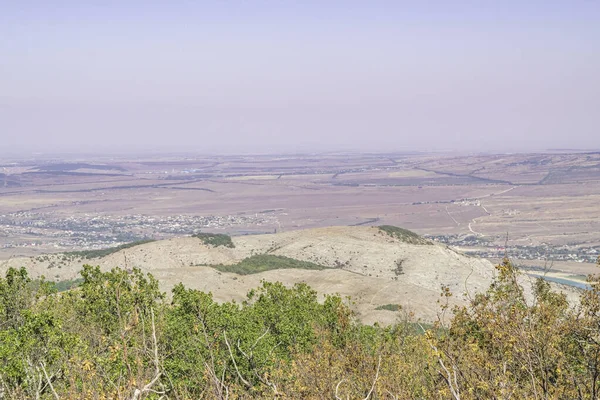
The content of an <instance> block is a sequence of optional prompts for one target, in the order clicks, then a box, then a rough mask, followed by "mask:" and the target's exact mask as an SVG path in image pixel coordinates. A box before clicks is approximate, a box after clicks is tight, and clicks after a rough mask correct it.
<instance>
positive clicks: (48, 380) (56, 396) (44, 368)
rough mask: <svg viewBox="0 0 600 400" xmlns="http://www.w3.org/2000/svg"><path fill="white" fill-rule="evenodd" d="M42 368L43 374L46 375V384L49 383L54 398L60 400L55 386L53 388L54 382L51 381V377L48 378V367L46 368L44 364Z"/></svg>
mask: <svg viewBox="0 0 600 400" xmlns="http://www.w3.org/2000/svg"><path fill="white" fill-rule="evenodd" d="M40 367H41V368H42V372H43V373H44V376H45V377H46V382H48V386H50V390H51V391H52V394H53V395H54V398H55V399H56V400H60V397H58V394H57V393H56V390H54V386H52V382H51V381H50V377H48V372H46V367H45V366H44V363H43V362H41V363H40Z"/></svg>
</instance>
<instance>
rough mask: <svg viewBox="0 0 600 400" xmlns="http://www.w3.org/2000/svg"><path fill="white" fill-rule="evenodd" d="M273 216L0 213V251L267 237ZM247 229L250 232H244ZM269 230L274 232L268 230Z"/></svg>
mask: <svg viewBox="0 0 600 400" xmlns="http://www.w3.org/2000/svg"><path fill="white" fill-rule="evenodd" d="M277 226H278V219H277V216H276V215H275V214H273V213H269V212H265V213H261V214H248V215H225V216H214V215H210V216H196V215H174V216H148V215H138V214H133V215H123V216H118V215H97V214H77V215H76V216H69V217H58V216H55V215H52V214H49V213H37V212H17V213H12V214H4V215H0V239H4V241H2V245H1V247H2V248H5V249H8V248H19V247H21V248H27V247H29V248H32V247H33V248H35V247H42V246H43V247H46V249H47V248H49V247H50V249H51V248H54V249H57V250H59V249H67V250H72V249H78V250H88V249H100V248H105V247H112V246H117V245H120V244H123V243H128V242H133V241H137V240H143V239H148V238H152V239H166V238H169V237H174V236H183V235H189V234H193V233H197V232H200V231H202V230H209V231H225V232H232V233H234V234H245V233H271V232H273V231H274V229H276V227H277ZM248 227H251V228H252V229H250V228H248ZM273 227H275V228H273Z"/></svg>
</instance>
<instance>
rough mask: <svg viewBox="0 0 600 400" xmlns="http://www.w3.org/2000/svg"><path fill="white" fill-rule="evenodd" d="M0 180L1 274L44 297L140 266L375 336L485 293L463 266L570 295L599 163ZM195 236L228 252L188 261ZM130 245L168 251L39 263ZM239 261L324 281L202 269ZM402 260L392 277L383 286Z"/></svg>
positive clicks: (28, 168) (533, 157)
mask: <svg viewBox="0 0 600 400" xmlns="http://www.w3.org/2000/svg"><path fill="white" fill-rule="evenodd" d="M1 168H2V173H1V174H0V260H5V262H3V265H4V266H5V267H6V266H8V265H13V266H18V265H20V264H21V265H25V266H27V267H28V268H32V270H33V271H35V273H36V274H38V275H42V274H43V275H46V276H47V277H48V278H49V279H52V280H55V281H59V280H64V279H73V278H76V276H77V273H78V271H79V270H80V269H81V265H82V263H83V262H86V261H89V262H90V263H92V264H93V263H99V264H101V265H102V266H103V267H105V268H109V267H114V266H129V267H131V266H139V267H141V268H143V269H144V270H147V271H152V273H154V274H155V275H156V276H157V277H158V278H159V279H160V280H161V282H162V283H163V285H164V288H165V290H168V289H169V288H170V287H172V285H174V284H176V283H177V282H179V281H183V282H185V283H186V284H187V285H189V286H191V287H195V288H199V289H203V290H211V291H213V292H214V293H215V295H216V296H217V298H221V299H228V298H235V299H238V300H239V299H241V298H243V296H244V295H245V293H246V291H247V290H249V289H250V288H252V287H253V286H256V285H258V283H259V282H260V280H261V279H269V280H281V281H283V282H285V283H293V282H297V281H306V282H308V283H310V284H311V285H312V286H314V287H315V288H316V289H317V290H318V291H319V292H320V293H332V292H339V293H341V294H343V295H348V296H351V297H352V298H353V299H355V300H356V301H357V304H359V306H358V307H357V310H358V312H359V314H360V315H361V316H362V318H363V319H365V320H366V321H369V322H372V321H384V322H385V321H387V322H389V319H390V318H397V315H396V314H395V313H389V312H388V311H385V310H375V308H376V307H377V305H382V304H388V303H398V304H403V305H404V306H405V307H406V309H407V310H411V309H412V310H415V311H417V312H418V314H419V315H420V316H422V317H424V318H426V319H432V318H433V317H434V314H435V313H436V312H437V310H438V305H437V304H436V301H435V300H436V299H437V298H438V295H439V292H440V288H441V285H442V284H444V285H448V286H449V287H450V288H451V289H452V290H453V291H454V292H456V293H462V292H464V289H465V284H464V282H465V278H466V275H465V274H467V275H469V282H470V286H469V290H480V289H482V288H484V287H485V286H486V285H487V284H488V283H489V278H490V276H491V275H490V274H491V270H492V269H491V265H492V264H490V262H489V261H485V260H477V259H476V258H473V259H470V258H467V257H465V256H464V255H462V254H468V255H471V256H476V257H481V258H483V259H487V260H490V261H491V262H492V263H497V262H498V261H499V260H500V259H501V258H502V257H503V256H505V255H508V256H509V257H510V258H511V259H512V260H513V261H514V263H515V264H517V265H518V266H520V267H522V268H523V269H524V270H526V272H527V273H528V274H529V275H530V276H540V275H545V276H546V277H547V278H548V279H551V280H554V281H555V282H558V283H567V284H569V285H575V286H582V285H584V283H583V281H584V279H585V276H586V275H587V274H590V273H593V272H595V270H596V267H595V264H594V261H595V260H596V258H597V257H598V255H599V254H600V233H599V232H600V229H599V228H600V153H561V152H548V153H546V154H485V155H444V154H325V155H287V156H284V155H282V156H220V157H213V156H211V157H203V156H184V155H161V156H157V155H155V156H149V155H144V156H135V157H134V156H127V157H116V156H114V157H99V156H95V157H77V158H74V157H66V156H64V157H47V156H41V155H38V156H35V157H33V156H32V157H29V158H22V157H21V158H9V157H6V158H4V159H3V160H2V162H1ZM385 224H387V225H394V226H399V227H402V228H406V229H409V230H411V231H414V232H416V233H418V234H420V235H424V236H426V237H428V238H429V239H431V240H433V241H435V242H438V243H439V244H440V246H435V247H429V246H417V250H418V251H417V250H415V251H414V252H413V251H412V250H411V251H409V250H406V249H404V250H399V248H397V247H394V246H395V245H393V244H389V243H387V242H386V241H383V242H381V241H378V242H377V243H373V242H372V240H371V237H370V235H371V233H365V232H371V231H370V230H369V229H373V228H369V227H371V226H379V225H385ZM334 226H335V227H338V228H328V229H325V230H316V231H313V230H309V231H301V230H304V229H309V228H323V227H334ZM344 226H346V227H352V226H354V227H361V226H364V230H359V229H358V228H355V229H357V230H356V231H344V230H343V229H344V228H343V227H344ZM198 232H213V233H226V234H229V235H231V236H233V237H234V240H235V242H236V248H235V249H225V250H224V249H219V250H218V251H207V250H206V249H204V250H202V251H200V250H201V249H200V248H199V247H198V246H196V245H194V243H195V239H193V238H190V237H189V236H190V235H191V234H194V233H198ZM302 232H305V233H302ZM306 232H310V233H306ZM355 232H356V233H355ZM273 233H277V235H273ZM361 235H362V236H361ZM186 237H187V238H186ZM359 237H360V239H359ZM273 238H277V239H273ZM340 238H342V239H340ZM143 239H153V240H167V241H159V242H155V243H148V244H145V245H142V246H136V247H135V248H132V249H127V250H124V251H123V252H119V253H116V254H113V255H111V256H108V257H106V258H102V259H93V260H78V261H74V260H70V261H69V260H67V261H68V262H67V261H65V260H63V259H62V258H60V257H62V256H61V255H57V256H52V257H55V258H51V259H50V260H46V259H43V258H40V256H41V255H43V254H48V253H57V254H58V253H64V252H70V251H77V250H94V249H102V248H109V247H114V246H118V245H121V244H124V243H130V242H134V241H138V240H143ZM379 239H381V238H378V240H379ZM271 240H275V241H276V242H277V243H278V244H277V245H276V246H275V245H274V244H269V243H270V241H271ZM273 246H275V247H276V249H275V250H273V248H274V247H273ZM303 246H304V247H303ZM446 246H450V247H446ZM279 247H280V248H279ZM434 249H435V250H434ZM250 252H253V254H262V253H271V252H272V253H274V254H280V255H285V256H288V257H292V258H294V259H299V260H308V261H312V262H315V263H318V264H323V265H326V266H328V267H335V268H336V269H335V270H323V271H309V270H284V271H283V270H282V271H277V270H275V271H267V272H262V273H259V274H255V275H248V276H244V277H238V276H237V275H235V274H234V275H231V274H229V273H225V272H218V271H216V270H215V269H213V268H210V267H206V266H205V265H210V264H219V263H224V264H227V263H232V262H234V261H235V260H240V259H243V258H244V257H247V256H248V255H249V254H250ZM353 252H359V253H360V255H357V254H355V253H353ZM411 252H412V253H411ZM432 252H433V253H435V254H433V253H432ZM401 253H402V254H401ZM405 253H406V254H405ZM23 257H33V258H23ZM314 257H318V259H314ZM404 258H407V260H410V261H406V264H403V268H405V269H406V270H405V271H404V272H405V273H404V274H403V275H397V276H396V275H390V274H391V272H390V271H391V269H390V268H391V267H392V266H393V265H394V263H395V262H396V261H398V260H399V259H404ZM36 260H38V261H36ZM40 260H42V261H40ZM44 260H45V261H44ZM455 262H456V263H458V264H456V265H460V268H454V267H453V266H454V265H455V264H453V263H455ZM61 263H62V264H61ZM473 265H478V267H477V270H478V271H479V272H478V273H477V274H475V275H473V274H471V272H470V271H471V268H472V266H473ZM482 265H485V267H481V266H482ZM478 276H479V277H478ZM392 278H397V280H395V279H392ZM386 318H387V319H386Z"/></svg>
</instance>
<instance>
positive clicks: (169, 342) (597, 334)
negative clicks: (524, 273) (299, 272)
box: [0, 260, 600, 400]
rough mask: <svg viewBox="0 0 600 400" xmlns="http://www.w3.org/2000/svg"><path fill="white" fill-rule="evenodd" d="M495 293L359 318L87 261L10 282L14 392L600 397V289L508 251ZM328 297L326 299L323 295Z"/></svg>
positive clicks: (1, 285)
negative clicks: (429, 319) (421, 313)
mask: <svg viewBox="0 0 600 400" xmlns="http://www.w3.org/2000/svg"><path fill="white" fill-rule="evenodd" d="M497 269H498V276H497V278H496V279H495V281H494V282H493V283H492V285H491V286H490V288H489V289H488V291H487V292H485V293H481V294H477V295H475V296H474V297H473V298H472V299H471V300H470V302H469V304H467V305H465V306H461V307H455V308H453V309H449V307H448V306H447V305H446V303H445V300H447V299H448V298H449V297H450V296H451V295H452V294H451V293H450V292H449V291H448V290H443V291H442V297H441V313H442V314H443V313H446V314H447V316H448V318H446V319H443V318H441V319H440V321H438V322H437V323H435V324H434V325H433V326H427V328H425V327H424V326H422V325H420V324H418V323H414V322H410V320H409V319H410V316H408V320H407V321H403V322H399V323H397V324H395V325H393V326H389V327H379V326H377V325H375V326H367V325H362V324H360V323H358V322H357V321H356V320H355V319H354V318H353V315H352V312H351V311H350V309H349V308H348V306H347V305H346V304H345V302H344V301H343V300H342V299H341V298H340V297H338V296H328V297H325V298H324V299H318V296H317V294H316V293H315V292H314V291H313V290H312V289H310V288H309V287H308V286H307V285H305V284H298V285H296V286H294V287H291V288H289V287H285V286H283V285H282V284H280V283H269V282H263V284H262V286H260V287H259V288H257V289H254V290H252V291H250V293H248V296H247V298H246V300H245V301H243V302H241V303H236V302H224V303H219V302H216V301H214V299H213V298H212V295H211V294H209V293H203V292H200V291H197V290H192V289H188V288H186V287H184V286H183V285H181V284H180V285H177V286H176V287H175V288H174V289H173V291H172V293H171V295H170V296H169V297H168V298H167V296H166V295H165V294H164V293H162V292H161V291H160V290H159V286H158V282H157V281H156V279H154V278H153V277H152V276H151V275H149V274H144V273H142V272H141V271H140V270H138V269H135V270H133V271H125V270H122V269H118V268H116V269H113V270H112V271H109V272H102V271H101V270H100V269H99V268H98V267H91V266H85V267H84V269H83V271H82V272H81V276H82V278H81V279H82V282H81V284H80V286H78V287H76V288H73V289H71V290H68V291H65V292H58V291H57V290H56V287H55V286H54V285H53V284H52V283H49V282H46V281H44V280H32V279H30V278H29V277H28V275H27V272H26V270H24V269H20V270H17V269H10V270H8V272H7V273H6V276H5V277H4V278H0V397H2V396H3V398H8V399H54V400H56V399H127V400H141V399H155V400H158V399H223V400H224V399H250V398H268V399H273V398H279V399H284V398H285V399H313V398H315V399H318V398H327V399H330V398H331V399H347V398H351V399H354V398H361V399H455V400H458V399H508V398H514V399H595V398H598V396H599V393H600V392H599V391H600V283H599V282H598V277H594V276H591V277H590V278H589V283H590V289H589V290H586V291H583V292H582V294H581V299H580V302H579V303H578V304H577V305H570V304H568V302H567V300H566V298H565V296H564V295H562V294H560V293H556V292H553V291H552V290H551V288H550V286H549V285H548V283H546V282H544V281H543V280H538V281H536V282H535V288H534V293H533V294H532V295H530V294H527V293H526V291H524V290H523V288H522V286H521V282H522V281H523V277H521V276H520V275H519V273H518V271H516V270H515V268H513V266H512V265H511V263H510V262H508V261H507V260H505V261H504V262H503V263H502V264H501V265H499V266H498V267H497ZM319 300H320V301H319Z"/></svg>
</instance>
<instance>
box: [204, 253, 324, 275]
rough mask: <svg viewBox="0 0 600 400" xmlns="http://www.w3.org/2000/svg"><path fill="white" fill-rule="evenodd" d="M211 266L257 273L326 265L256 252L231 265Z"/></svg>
mask: <svg viewBox="0 0 600 400" xmlns="http://www.w3.org/2000/svg"><path fill="white" fill-rule="evenodd" d="M212 267H213V268H215V269H217V270H219V271H221V272H233V273H235V274H239V275H250V274H257V273H259V272H264V271H270V270H273V269H292V268H295V269H312V270H323V269H326V268H328V267H326V266H324V265H319V264H315V263H312V262H310V261H301V260H296V259H294V258H289V257H284V256H276V255H273V254H257V255H254V256H251V257H248V258H244V259H243V260H242V261H240V262H239V263H237V264H233V265H221V264H220V265H213V266H212Z"/></svg>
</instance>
